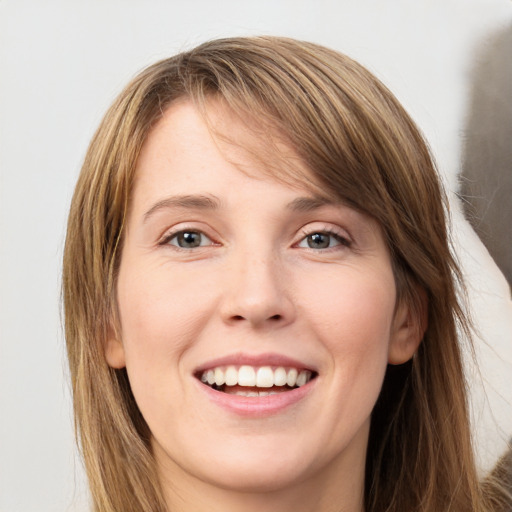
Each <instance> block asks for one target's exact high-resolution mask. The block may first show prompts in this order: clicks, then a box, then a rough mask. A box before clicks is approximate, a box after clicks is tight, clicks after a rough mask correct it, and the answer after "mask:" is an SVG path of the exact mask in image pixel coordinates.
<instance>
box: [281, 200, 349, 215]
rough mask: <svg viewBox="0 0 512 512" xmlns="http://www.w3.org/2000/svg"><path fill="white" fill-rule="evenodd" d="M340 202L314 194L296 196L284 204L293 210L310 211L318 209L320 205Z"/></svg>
mask: <svg viewBox="0 0 512 512" xmlns="http://www.w3.org/2000/svg"><path fill="white" fill-rule="evenodd" d="M340 204H341V203H339V202H336V201H333V200H332V199H329V198H327V197H321V196H315V197H297V199H294V200H293V201H291V202H290V203H288V204H287V205H286V207H287V208H288V209H290V210H293V211H294V212H310V211H313V210H318V208H321V207H322V206H328V205H340Z"/></svg>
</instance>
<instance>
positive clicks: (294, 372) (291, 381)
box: [286, 368, 299, 387]
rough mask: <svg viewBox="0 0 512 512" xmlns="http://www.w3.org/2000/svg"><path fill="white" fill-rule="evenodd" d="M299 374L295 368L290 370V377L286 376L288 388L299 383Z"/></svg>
mask: <svg viewBox="0 0 512 512" xmlns="http://www.w3.org/2000/svg"><path fill="white" fill-rule="evenodd" d="M298 374H299V372H298V371H297V370H296V369H295V368H291V369H290V370H288V375H287V376H286V384H288V386H290V387H293V386H295V384H296V383H297V375H298Z"/></svg>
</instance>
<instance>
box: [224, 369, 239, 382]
mask: <svg viewBox="0 0 512 512" xmlns="http://www.w3.org/2000/svg"><path fill="white" fill-rule="evenodd" d="M237 384H238V370H237V369H236V368H235V367H234V366H228V368H227V370H226V385H227V386H236V385H237Z"/></svg>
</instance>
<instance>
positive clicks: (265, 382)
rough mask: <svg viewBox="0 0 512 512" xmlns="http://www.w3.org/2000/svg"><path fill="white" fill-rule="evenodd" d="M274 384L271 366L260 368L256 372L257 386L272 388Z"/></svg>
mask: <svg viewBox="0 0 512 512" xmlns="http://www.w3.org/2000/svg"><path fill="white" fill-rule="evenodd" d="M273 385H274V372H273V371H272V368H270V366H262V367H261V368H258V373H256V386H257V387H259V388H271V387H272V386H273Z"/></svg>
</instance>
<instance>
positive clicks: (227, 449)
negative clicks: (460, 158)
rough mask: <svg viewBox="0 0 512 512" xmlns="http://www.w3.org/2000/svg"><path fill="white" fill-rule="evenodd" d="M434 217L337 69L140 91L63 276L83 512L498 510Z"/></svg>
mask: <svg viewBox="0 0 512 512" xmlns="http://www.w3.org/2000/svg"><path fill="white" fill-rule="evenodd" d="M443 204H444V197H443V194H442V191H441V189H440V186H439V181H438V177H437V175H436V172H435V169H434V165H433V163H432V159H431V156H430V154H429V151H428V149H427V147H426V144H425V142H424V141H423V140H422V137H421V135H420V134H419V132H418V130H417V128H416V127H415V126H414V124H413V123H412V121H411V120H410V118H409V117H408V115H407V114H406V113H405V112H404V110H403V108H402V107H401V106H400V105H399V104H398V102H397V101H396V99H395V98H394V97H393V96H392V95H391V93H390V92H389V91H388V90H387V89H386V88H385V87H384V86H383V85H382V84H381V83H380V82H378V81H377V79H376V78H375V77H373V76H372V75H371V74H370V73H369V72H368V71H366V70H365V69H364V68H362V67H361V66H360V65H358V64H357V63H355V62H354V61H352V60H350V59H348V58H347V57H345V56H343V55H340V54H338V53H336V52H334V51H331V50H328V49H326V48H323V47H320V46H317V45H314V44H309V43H303V42H298V41H293V40H289V39H283V38H271V37H267V38H238V39H224V40H218V41H212V42H209V43H205V44H203V45H201V46H199V47H198V48H196V49H194V50H192V51H190V52H186V53H183V54H180V55H177V56H176V57H173V58H171V59H167V60H164V61H162V62H159V63H157V64H155V65H153V66H151V67H149V68H148V69H146V70H145V71H143V72H142V73H141V74H140V75H139V76H138V77H136V78H135V79H134V80H133V81H132V83H131V84H129V85H128V87H127V88H126V89H125V90H124V91H123V92H122V93H121V95H120V96H119V97H118V99H117V100H116V102H115V103H114V105H113V106H112V107H111V109H110V110H109V112H108V113H107V115H106V116H105V119H104V120H103V122H102V124H101V126H100V128H99V129H98V131H97V133H96V135H95V137H94V139H93V141H92V143H91V146H90V148H89V151H88V153H87V156H86V159H85V162H84V166H83V169H82V173H81V175H80V178H79V181H78V184H77V188H76V191H75V195H74V198H73V202H72V206H71V212H70V217H69V224H68V234H67V240H66V248H65V256H64V280H63V287H64V306H65V318H66V339H67V346H68V354H69V361H70V368H71V375H72V382H73V395H74V407H75V414H76V423H77V429H78V432H79V435H80V443H81V449H82V452H83V456H84V459H85V464H86V469H87V473H88V477H89V482H90V488H91V492H92V497H93V502H94V508H95V510H98V511H102V512H105V511H120V510H123V511H130V510H133V511H141V510H144V511H166V510H168V511H173V512H174V511H196V510H223V511H225V510H230V511H238V510H244V511H251V510H256V509H258V510H260V509H265V510H276V511H277V510H279V511H280V512H283V511H287V510H292V509H293V510H294V511H297V510H298V511H301V510H316V511H320V512H324V511H338V510H344V511H362V510H365V511H366V512H370V511H384V510H386V511H397V512H403V511H406V510H407V511H409V510H411V511H412V510H425V511H432V512H434V511H435V512H440V511H448V510H454V511H466V510H476V511H479V510H482V511H483V510H490V507H491V506H497V505H495V504H496V503H497V502H498V499H499V496H498V493H497V491H493V490H492V486H491V484H489V483H488V484H486V485H481V484H480V483H479V481H478V478H477V475H476V470H475V465H474V460H473V454H472V450H471V440H470V432H469V426H468V415H467V404H466V394H465V383H464V376H463V369H462V364H461V355H460V347H459V342H458V337H457V328H460V329H461V330H462V332H466V334H467V330H468V329H467V321H466V319H465V317H464V314H463V313H462V311H461V308H460V306H459V303H458V301H457V297H456V293H455V289H456V285H455V283H454V279H455V280H456V281H457V282H458V280H459V278H460V273H459V270H458V268H457V266H456V264H455V262H454V260H453V258H452V256H451V253H450V250H449V243H448V238H447V233H446V227H445V214H444V210H443ZM493 503H494V505H493Z"/></svg>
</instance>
